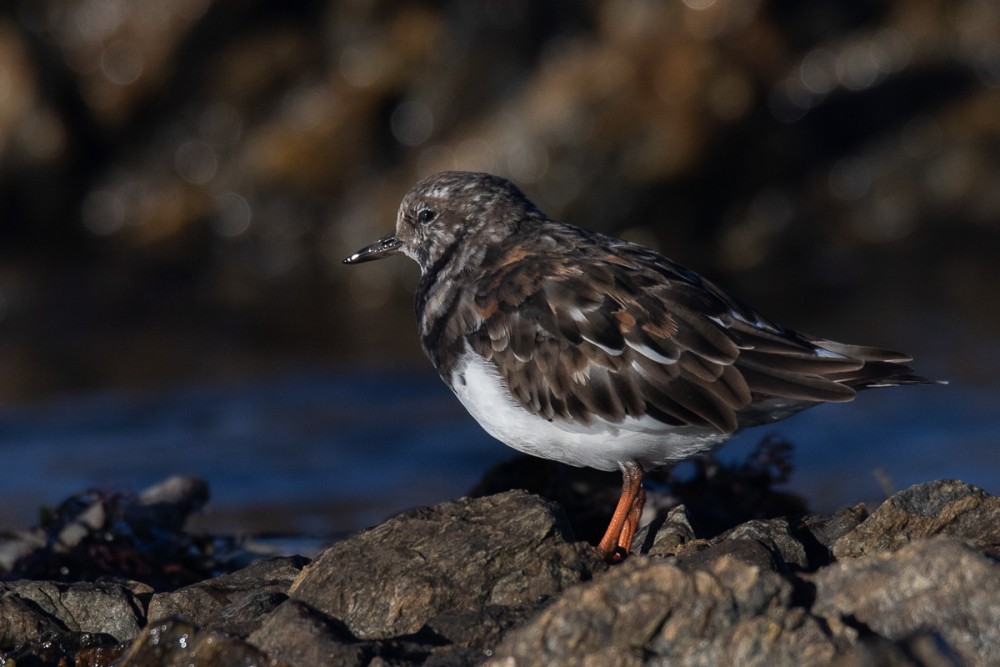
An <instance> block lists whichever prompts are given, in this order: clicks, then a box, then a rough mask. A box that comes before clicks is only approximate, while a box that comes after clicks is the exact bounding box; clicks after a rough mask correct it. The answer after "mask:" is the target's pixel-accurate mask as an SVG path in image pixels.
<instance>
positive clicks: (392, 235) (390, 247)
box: [344, 232, 403, 264]
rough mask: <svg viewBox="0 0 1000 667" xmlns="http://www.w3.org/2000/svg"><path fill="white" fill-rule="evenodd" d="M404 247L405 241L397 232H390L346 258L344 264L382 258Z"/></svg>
mask: <svg viewBox="0 0 1000 667" xmlns="http://www.w3.org/2000/svg"><path fill="white" fill-rule="evenodd" d="M402 248H403V242H402V241H400V240H399V239H397V238H396V232H389V233H388V234H386V235H385V236H383V237H382V238H380V239H379V240H378V241H376V242H375V243H373V244H371V245H369V246H365V247H364V248H362V249H361V250H359V251H357V252H356V253H354V254H353V255H351V256H350V257H347V258H346V259H344V264H360V263H361V262H370V261H372V260H373V259H382V258H383V257H388V256H389V255H395V254H396V253H397V252H399V251H400V250H401V249H402Z"/></svg>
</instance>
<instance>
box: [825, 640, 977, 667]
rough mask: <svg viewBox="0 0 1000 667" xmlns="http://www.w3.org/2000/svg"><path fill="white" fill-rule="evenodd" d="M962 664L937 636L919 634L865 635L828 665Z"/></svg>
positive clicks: (932, 666) (903, 666)
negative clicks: (895, 637)
mask: <svg viewBox="0 0 1000 667" xmlns="http://www.w3.org/2000/svg"><path fill="white" fill-rule="evenodd" d="M876 666H878V667H963V665H962V662H961V661H960V660H959V659H958V656H956V655H955V654H954V653H952V652H951V651H950V650H949V648H948V647H947V646H944V645H942V642H941V641H940V639H939V638H938V637H937V636H936V635H934V634H931V633H921V634H917V635H914V636H912V637H909V638H908V639H904V640H902V641H898V642H894V641H890V640H888V639H886V638H885V637H879V636H877V635H875V636H873V637H867V638H865V639H863V640H861V641H859V642H858V643H857V644H855V645H854V646H853V647H852V648H851V649H850V650H849V651H847V652H846V653H844V654H842V655H840V656H838V657H837V658H836V659H835V660H834V661H833V662H832V663H831V667H876Z"/></svg>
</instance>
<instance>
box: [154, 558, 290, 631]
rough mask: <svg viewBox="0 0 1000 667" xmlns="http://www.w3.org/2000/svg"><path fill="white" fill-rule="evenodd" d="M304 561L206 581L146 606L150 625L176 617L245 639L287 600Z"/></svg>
mask: <svg viewBox="0 0 1000 667" xmlns="http://www.w3.org/2000/svg"><path fill="white" fill-rule="evenodd" d="M307 562H308V561H307V560H306V559H305V558H302V557H300V556H293V557H287V558H271V559H268V560H263V561H258V562H256V563H254V564H252V565H250V566H248V567H246V568H244V569H242V570H239V571H237V572H233V573H232V574H225V575H222V576H219V577H215V578H213V579H207V580H205V581H202V582H199V583H197V584H192V585H190V586H186V587H184V588H180V589H178V590H176V591H173V592H170V593H158V594H156V595H154V596H153V599H152V600H151V601H150V603H149V611H148V616H149V618H150V621H151V622H156V621H158V620H159V619H162V618H167V617H169V616H179V617H183V618H185V619H187V620H190V621H193V622H194V623H196V624H198V625H199V626H201V627H203V628H206V629H211V630H219V631H222V632H227V633H229V634H233V635H236V636H240V637H245V636H247V635H248V634H250V633H251V632H253V631H254V630H256V629H257V628H258V627H260V625H261V623H263V621H264V619H265V617H266V616H267V615H268V614H269V613H270V612H271V611H272V610H274V609H275V608H276V607H277V606H278V605H280V604H281V603H282V602H284V601H285V600H286V599H287V597H288V596H287V592H288V588H289V587H290V586H291V585H292V582H293V581H294V580H295V577H296V576H298V574H299V573H300V572H301V570H302V567H303V566H304V565H305V564H306V563H307Z"/></svg>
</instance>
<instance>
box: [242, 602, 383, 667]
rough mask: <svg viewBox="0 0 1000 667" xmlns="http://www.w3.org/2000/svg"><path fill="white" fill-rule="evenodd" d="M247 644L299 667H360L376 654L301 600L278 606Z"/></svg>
mask: <svg viewBox="0 0 1000 667" xmlns="http://www.w3.org/2000/svg"><path fill="white" fill-rule="evenodd" d="M247 641H248V642H249V643H250V644H252V645H253V646H256V647H257V648H259V649H260V650H261V651H265V652H267V653H268V654H270V655H272V656H274V657H276V658H279V659H281V660H284V661H286V662H289V663H291V664H293V665H298V666H299V667H310V666H312V665H315V666H316V667H322V666H323V665H341V666H343V667H354V666H355V665H357V666H359V667H360V666H361V665H367V664H368V663H369V662H370V661H371V659H372V657H373V655H374V653H375V650H374V647H373V646H372V645H371V644H370V643H363V642H360V641H358V640H357V638H356V637H354V636H353V635H352V634H351V633H350V631H349V630H348V629H347V628H346V627H345V626H344V624H343V623H339V622H337V621H333V620H332V619H330V618H328V617H326V616H324V615H323V614H321V613H319V612H317V611H316V610H315V609H313V608H312V607H310V606H309V605H307V604H305V603H303V602H299V601H298V600H286V601H285V602H283V603H282V604H281V605H279V606H278V607H277V608H276V609H275V610H274V612H273V613H271V614H270V615H268V617H267V620H266V621H265V622H264V623H263V625H261V627H260V628H258V629H257V630H255V631H254V632H253V633H251V634H250V636H249V637H248V638H247Z"/></svg>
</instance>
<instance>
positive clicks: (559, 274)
mask: <svg viewBox="0 0 1000 667" xmlns="http://www.w3.org/2000/svg"><path fill="white" fill-rule="evenodd" d="M397 253H403V254H404V255H406V256H407V257H410V258H411V259H413V260H415V261H416V262H417V264H419V265H420V270H421V274H422V275H421V278H420V282H419V284H418V285H417V291H416V311H417V323H418V326H419V329H420V340H421V343H422V345H423V349H424V352H426V354H427V356H428V357H429V358H430V360H431V362H432V363H433V364H434V367H435V368H437V370H438V373H440V374H441V378H442V379H443V380H444V381H445V383H446V384H447V385H448V386H449V387H450V388H451V390H452V391H453V392H454V393H455V395H456V396H457V397H458V399H459V400H460V401H461V402H462V404H463V405H464V406H465V408H466V409H467V410H468V411H469V412H470V413H471V414H472V416H473V417H475V419H476V421H478V422H479V424H480V425H481V426H482V427H483V428H484V429H485V430H486V431H487V432H488V433H489V434H490V435H492V436H493V437H495V438H497V439H498V440H500V441H501V442H503V443H504V444H506V445H509V446H510V447H513V448H514V449H517V450H519V451H522V452H526V453H528V454H532V455H534V456H540V457H542V458H546V459H554V460H556V461H561V462H563V463H568V464H570V465H574V466H589V467H592V468H598V469H601V470H615V469H620V470H621V472H622V481H623V484H622V493H621V497H620V498H619V501H618V505H617V508H616V509H615V511H614V514H613V516H612V518H611V522H610V525H609V526H608V529H607V532H606V533H605V535H604V537H603V538H602V539H601V541H600V543H599V544H598V546H597V548H598V549H599V551H600V552H601V553H602V554H603V555H604V557H605V558H607V559H609V560H614V559H619V558H621V557H624V555H626V554H627V553H628V550H629V546H630V544H631V542H632V538H633V536H634V534H635V531H636V529H637V528H638V523H639V518H640V515H641V513H642V508H643V504H644V502H645V493H644V491H643V488H642V477H643V472H644V470H646V469H648V468H652V467H656V466H660V465H664V464H669V463H674V462H677V461H682V460H684V459H687V458H690V457H692V456H695V455H697V454H700V453H703V452H705V451H707V450H709V449H711V448H713V447H715V446H717V445H719V444H720V443H722V442H724V441H725V440H727V439H728V438H730V437H731V436H732V435H733V434H734V433H736V432H737V431H739V430H740V429H743V428H747V427H749V426H756V425H759V424H765V423H770V422H773V421H777V420H779V419H784V418H786V417H788V416H790V415H792V414H794V413H796V412H798V411H800V410H804V409H806V408H809V407H811V406H814V405H817V404H819V403H827V402H836V403H842V402H845V401H850V400H851V399H853V398H854V395H855V394H856V393H857V391H858V390H859V389H867V388H869V387H888V386H894V385H901V384H922V383H928V382H930V381H929V380H926V379H924V378H921V377H918V376H915V375H913V374H911V372H910V369H909V368H908V367H907V366H905V365H904V364H905V362H907V361H909V360H910V357H908V356H906V355H904V354H900V353H897V352H890V351H887V350H882V349H878V348H874V347H864V346H860V345H846V344H843V343H837V342H834V341H831V340H825V339H822V338H815V337H813V336H808V335H806V334H801V333H797V332H795V331H792V330H790V329H786V328H784V327H782V326H779V325H777V324H775V323H773V322H771V321H769V320H767V319H765V318H764V317H763V316H761V315H760V314H759V313H757V311H755V310H753V309H752V308H750V307H749V306H747V305H746V304H744V303H743V302H741V301H740V300H739V299H737V298H736V297H734V296H732V295H731V294H730V293H729V292H727V291H725V290H723V289H722V288H720V287H719V286H717V285H715V284H713V283H712V282H710V281H708V280H706V279H704V278H702V277H701V276H699V275H698V274H697V273H695V272H694V271H691V270H690V269H687V268H685V267H683V266H681V265H679V264H677V263H676V262H673V261H671V260H669V259H667V258H666V257H663V256H662V255H659V254H658V253H656V252H654V251H652V250H649V249H648V248H644V247H642V246H639V245H636V244H634V243H629V242H628V241H622V240H620V239H616V238H613V237H610V236H605V235H603V234H598V233H595V232H591V231H587V230H585V229H580V228H578V227H573V226H571V225H567V224H563V223H561V222H556V221H554V220H551V219H550V218H548V217H547V216H546V215H545V214H544V213H542V211H540V210H539V209H538V208H537V207H536V206H535V205H534V204H532V203H531V201H529V200H528V198H527V197H526V196H525V195H524V194H523V193H522V192H521V191H520V190H519V189H518V188H517V187H516V186H515V185H514V184H513V183H511V182H510V181H507V180H505V179H503V178H499V177H497V176H492V175H490V174H481V173H469V172H443V173H439V174H436V175H434V176H430V177H429V178H425V179H424V180H422V181H420V182H419V183H417V184H416V185H414V186H413V188H411V189H410V191H409V192H408V193H407V194H406V196H405V197H404V198H403V201H402V204H401V205H400V207H399V214H398V216H397V218H396V229H395V231H394V232H391V233H389V234H387V235H385V236H383V237H382V238H381V239H379V240H378V241H376V242H375V243H373V244H372V245H370V246H367V247H365V248H362V249H361V250H359V251H357V252H356V253H354V254H353V255H351V256H350V257H348V258H347V259H345V260H344V262H345V263H346V264H358V263H361V262H367V261H369V260H374V259H381V258H383V257H388V256H389V255H394V254H397Z"/></svg>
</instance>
